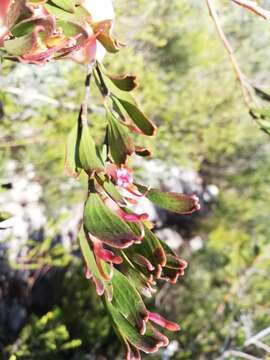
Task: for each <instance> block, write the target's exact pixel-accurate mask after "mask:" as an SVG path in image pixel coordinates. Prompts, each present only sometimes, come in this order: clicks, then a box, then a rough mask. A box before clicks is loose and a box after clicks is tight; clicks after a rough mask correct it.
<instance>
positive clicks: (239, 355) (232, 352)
mask: <svg viewBox="0 0 270 360" xmlns="http://www.w3.org/2000/svg"><path fill="white" fill-rule="evenodd" d="M231 356H235V357H237V358H241V359H246V360H263V359H262V358H257V357H255V356H253V355H250V354H247V353H244V352H242V351H237V350H228V351H226V352H225V353H224V354H223V355H222V356H221V357H219V358H218V359H216V360H222V359H227V358H228V357H231Z"/></svg>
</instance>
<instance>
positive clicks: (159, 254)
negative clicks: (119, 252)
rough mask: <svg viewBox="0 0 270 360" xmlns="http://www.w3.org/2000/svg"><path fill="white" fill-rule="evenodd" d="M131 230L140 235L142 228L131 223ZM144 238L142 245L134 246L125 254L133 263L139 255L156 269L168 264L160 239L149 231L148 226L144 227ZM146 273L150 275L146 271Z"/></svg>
mask: <svg viewBox="0 0 270 360" xmlns="http://www.w3.org/2000/svg"><path fill="white" fill-rule="evenodd" d="M129 226H130V227H131V229H132V230H133V231H134V232H135V233H136V234H139V233H140V232H141V229H140V227H139V226H138V225H137V224H134V223H129ZM144 232H145V235H144V238H143V240H142V243H141V244H134V245H133V246H132V247H130V248H129V249H126V250H125V253H126V254H127V256H128V257H129V258H130V260H131V261H132V258H133V256H135V255H136V254H139V255H141V256H143V257H145V258H146V259H147V260H148V261H149V262H150V263H151V264H152V265H153V266H154V267H158V266H159V265H161V266H165V263H166V255H165V252H164V250H163V247H162V245H161V243H160V240H159V239H158V237H157V236H156V235H155V234H154V233H153V232H152V231H151V230H149V229H148V227H147V226H144ZM144 273H146V274H147V273H149V271H146V272H144Z"/></svg>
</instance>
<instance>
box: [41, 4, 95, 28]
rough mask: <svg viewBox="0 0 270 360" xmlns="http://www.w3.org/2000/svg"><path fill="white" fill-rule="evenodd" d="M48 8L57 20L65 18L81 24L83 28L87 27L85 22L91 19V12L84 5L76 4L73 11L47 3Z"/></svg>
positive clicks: (64, 19)
mask: <svg viewBox="0 0 270 360" xmlns="http://www.w3.org/2000/svg"><path fill="white" fill-rule="evenodd" d="M44 7H45V8H46V10H47V11H48V12H49V13H50V14H52V15H54V16H55V17H56V19H57V20H63V21H66V22H70V23H73V24H77V25H80V26H81V27H82V29H84V27H85V22H87V20H88V19H89V13H88V11H86V10H85V9H84V7H83V6H76V7H75V10H74V12H73V13H70V12H67V11H65V10H62V9H60V8H59V7H57V6H54V5H50V4H45V5H44Z"/></svg>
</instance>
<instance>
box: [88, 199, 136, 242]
mask: <svg viewBox="0 0 270 360" xmlns="http://www.w3.org/2000/svg"><path fill="white" fill-rule="evenodd" d="M83 222H84V226H85V227H86V229H87V231H89V232H90V233H91V234H92V235H94V236H95V237H97V238H98V239H100V240H101V241H103V242H104V243H106V244H108V245H111V246H112V247H115V248H126V247H128V246H130V245H131V244H132V243H133V242H134V241H137V240H138V238H139V237H138V236H137V235H136V234H134V233H133V232H132V231H131V229H130V228H129V226H128V225H127V224H126V223H125V222H124V221H123V220H121V219H120V217H119V216H118V215H116V214H115V213H114V212H113V211H112V210H110V209H109V208H108V207H107V206H106V205H105V204H104V202H103V200H102V199H101V198H100V195H98V194H95V193H91V194H90V196H89V198H88V200H87V202H86V206H85V210H84V217H83Z"/></svg>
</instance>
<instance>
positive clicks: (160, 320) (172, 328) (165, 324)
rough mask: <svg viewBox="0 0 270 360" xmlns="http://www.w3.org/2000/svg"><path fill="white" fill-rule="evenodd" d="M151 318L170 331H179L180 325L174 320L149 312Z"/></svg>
mask: <svg viewBox="0 0 270 360" xmlns="http://www.w3.org/2000/svg"><path fill="white" fill-rule="evenodd" d="M149 320H150V321H152V322H154V323H155V324H157V325H159V326H161V327H163V328H165V329H167V330H169V331H179V330H180V326H179V325H178V324H176V323H174V322H172V321H168V320H167V319H165V318H164V317H163V316H161V315H160V314H156V313H152V312H149Z"/></svg>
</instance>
